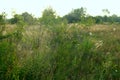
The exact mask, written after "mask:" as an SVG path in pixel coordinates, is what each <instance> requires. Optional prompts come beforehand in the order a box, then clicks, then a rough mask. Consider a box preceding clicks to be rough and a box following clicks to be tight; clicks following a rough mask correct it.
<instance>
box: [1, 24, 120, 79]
mask: <svg viewBox="0 0 120 80" xmlns="http://www.w3.org/2000/svg"><path fill="white" fill-rule="evenodd" d="M16 27H17V26H16V25H6V27H5V31H4V32H2V34H4V35H7V34H8V33H9V34H11V33H12V32H16V31H18V32H17V34H16V33H15V34H14V35H12V36H10V37H9V38H5V39H0V53H1V54H0V80H120V36H119V34H120V25H119V24H107V25H105V24H94V25H90V26H86V25H81V24H74V23H73V24H67V23H60V24H55V25H52V26H46V25H30V26H26V27H24V28H23V30H22V31H21V29H20V31H21V32H19V29H17V28H16Z"/></svg>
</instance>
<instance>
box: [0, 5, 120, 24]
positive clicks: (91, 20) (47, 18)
mask: <svg viewBox="0 0 120 80" xmlns="http://www.w3.org/2000/svg"><path fill="white" fill-rule="evenodd" d="M102 11H103V13H104V16H101V15H99V16H92V15H88V14H87V11H86V8H83V7H81V8H77V9H73V10H72V11H71V12H69V13H68V14H66V15H64V16H63V17H60V16H58V15H56V12H55V11H54V10H53V9H52V8H51V7H50V8H47V9H45V10H44V11H43V13H42V17H40V18H35V17H33V15H32V14H30V13H28V12H24V13H22V14H14V15H13V18H11V19H6V23H8V24H16V23H17V22H19V21H22V22H23V23H24V24H27V25H33V24H38V23H40V24H45V25H48V24H55V23H59V21H66V22H67V23H81V24H86V25H91V24H105V23H110V24H112V23H120V16H117V15H116V14H113V15H111V16H108V14H109V13H110V12H109V10H108V9H103V10H102ZM5 16H6V15H5V12H4V14H0V24H3V22H4V20H3V19H4V18H5Z"/></svg>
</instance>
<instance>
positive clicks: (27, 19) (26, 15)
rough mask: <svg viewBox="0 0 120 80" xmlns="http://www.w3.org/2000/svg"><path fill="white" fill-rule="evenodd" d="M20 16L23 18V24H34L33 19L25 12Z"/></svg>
mask: <svg viewBox="0 0 120 80" xmlns="http://www.w3.org/2000/svg"><path fill="white" fill-rule="evenodd" d="M22 16H23V18H24V22H25V23H26V24H28V25H32V24H34V23H35V20H34V18H33V16H32V15H31V14H29V13H27V12H24V13H22Z"/></svg>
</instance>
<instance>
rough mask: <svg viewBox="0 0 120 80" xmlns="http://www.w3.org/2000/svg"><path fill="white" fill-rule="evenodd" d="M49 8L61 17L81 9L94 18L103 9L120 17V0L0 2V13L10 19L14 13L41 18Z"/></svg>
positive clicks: (100, 13) (11, 0)
mask: <svg viewBox="0 0 120 80" xmlns="http://www.w3.org/2000/svg"><path fill="white" fill-rule="evenodd" d="M49 6H50V7H52V8H53V10H55V11H56V14H57V15H59V16H64V15H65V14H68V13H69V12H70V11H71V10H73V9H77V8H81V7H84V8H86V9H87V14H89V15H93V16H97V15H103V12H102V9H108V10H109V11H110V15H112V14H117V15H118V16H120V0H0V13H2V12H6V13H7V17H8V18H11V17H12V12H13V11H15V12H16V13H17V14H21V13H23V12H28V13H30V14H32V15H33V16H35V17H40V16H41V15H42V12H43V10H44V9H46V8H48V7H49Z"/></svg>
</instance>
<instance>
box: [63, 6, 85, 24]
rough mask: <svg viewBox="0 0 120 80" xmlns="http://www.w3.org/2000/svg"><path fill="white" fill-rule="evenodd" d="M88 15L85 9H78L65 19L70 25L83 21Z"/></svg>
mask: <svg viewBox="0 0 120 80" xmlns="http://www.w3.org/2000/svg"><path fill="white" fill-rule="evenodd" d="M85 15H86V10H85V8H83V7H81V8H78V9H73V10H72V11H71V12H70V13H69V14H67V15H65V16H64V18H66V19H67V20H68V22H69V23H74V22H79V21H82V19H83V17H85Z"/></svg>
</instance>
